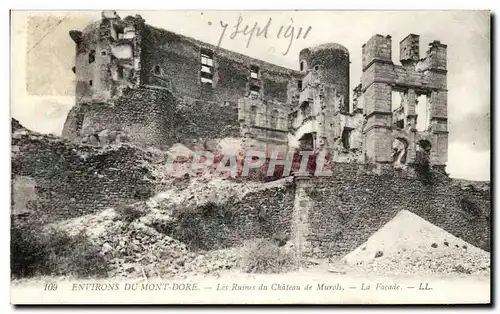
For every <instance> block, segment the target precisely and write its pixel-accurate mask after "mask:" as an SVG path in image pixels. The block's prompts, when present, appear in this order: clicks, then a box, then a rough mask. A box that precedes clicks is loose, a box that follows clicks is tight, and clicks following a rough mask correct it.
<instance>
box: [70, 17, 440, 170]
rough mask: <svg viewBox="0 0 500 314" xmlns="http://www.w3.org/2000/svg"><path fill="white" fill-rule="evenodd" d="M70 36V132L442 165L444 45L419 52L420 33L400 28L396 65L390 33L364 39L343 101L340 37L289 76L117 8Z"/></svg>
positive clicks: (303, 55) (303, 58)
mask: <svg viewBox="0 0 500 314" xmlns="http://www.w3.org/2000/svg"><path fill="white" fill-rule="evenodd" d="M70 36H71V38H72V39H73V41H74V42H75V44H76V56H75V67H74V68H73V70H74V72H75V75H76V91H75V92H76V93H75V95H76V105H75V106H74V107H73V109H72V110H71V112H70V113H69V115H68V118H67V121H66V123H65V126H64V130H63V136H65V137H67V138H70V139H73V140H76V139H82V138H84V137H85V136H88V135H95V138H96V143H99V141H103V139H102V132H103V130H106V132H110V131H120V132H123V133H125V134H126V136H127V138H128V139H129V140H130V141H132V142H134V143H136V144H141V145H150V146H156V147H159V148H166V147H169V145H172V144H174V143H178V142H180V143H189V141H195V142H196V141H200V140H202V141H210V140H213V139H221V138H225V137H234V138H241V139H243V141H244V145H245V147H246V148H258V149H263V150H265V151H268V152H272V151H287V150H290V149H292V148H299V149H302V150H314V151H316V152H321V151H324V152H328V154H329V156H330V158H331V159H332V161H334V162H349V163H367V164H374V165H377V166H380V167H387V166H389V167H393V168H396V169H401V168H407V166H408V165H416V164H425V165H431V166H433V167H437V168H442V169H444V167H445V165H446V162H447V149H448V131H447V89H446V88H447V85H446V74H447V70H446V62H447V57H446V53H447V52H446V49H447V47H446V45H444V44H441V43H440V42H439V41H434V42H432V43H430V48H429V50H428V51H427V54H426V56H424V57H423V58H421V56H420V54H419V50H420V47H419V45H420V43H419V36H418V35H414V34H410V35H408V36H407V37H406V38H405V39H403V40H402V41H401V42H400V62H401V64H400V65H399V64H394V63H393V61H392V51H391V46H392V39H391V37H390V36H382V35H375V36H373V37H372V38H370V39H369V40H368V41H367V42H366V43H365V44H364V45H363V48H362V67H363V73H362V76H361V83H360V84H359V85H358V86H357V87H356V88H355V89H354V91H353V93H352V95H353V96H352V104H351V102H350V91H349V64H350V61H349V60H350V56H349V51H348V50H347V48H345V47H344V46H342V45H340V44H336V43H329V44H323V45H319V46H316V47H311V48H305V49H303V50H302V51H301V52H300V54H299V58H298V63H299V70H298V71H297V70H293V69H288V68H284V67H280V66H276V65H273V64H270V63H267V62H264V61H261V60H257V59H253V58H250V57H247V56H245V55H242V54H239V53H235V52H232V51H228V50H225V49H222V48H219V47H215V46H212V45H209V44H207V43H203V42H201V41H198V40H195V39H192V38H188V37H185V36H182V35H178V34H175V33H173V32H169V31H166V30H163V29H158V28H155V27H153V26H150V25H147V24H145V20H144V19H143V18H142V17H140V16H138V15H136V16H135V17H132V16H127V17H126V18H124V19H122V18H120V17H119V16H118V15H117V14H116V12H114V11H104V12H103V13H102V19H101V20H100V21H97V22H95V23H92V24H90V25H88V26H87V27H86V28H85V29H84V30H83V31H76V30H74V31H71V32H70ZM419 107H420V108H419ZM419 112H424V113H425V115H422V114H420V115H419V114H418V113H419ZM419 120H420V121H421V120H424V121H422V123H421V125H423V127H417V126H418V124H419V123H417V122H418V121H419Z"/></svg>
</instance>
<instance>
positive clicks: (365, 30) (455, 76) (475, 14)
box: [11, 11, 491, 180]
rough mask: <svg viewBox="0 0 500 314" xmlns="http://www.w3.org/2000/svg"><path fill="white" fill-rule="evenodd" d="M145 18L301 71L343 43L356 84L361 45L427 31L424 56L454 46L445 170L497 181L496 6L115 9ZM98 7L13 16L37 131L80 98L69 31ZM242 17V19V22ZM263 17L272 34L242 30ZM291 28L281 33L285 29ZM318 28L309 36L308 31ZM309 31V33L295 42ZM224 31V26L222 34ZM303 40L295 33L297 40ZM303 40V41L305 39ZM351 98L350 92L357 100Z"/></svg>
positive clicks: (61, 117) (26, 98) (23, 98)
mask: <svg viewBox="0 0 500 314" xmlns="http://www.w3.org/2000/svg"><path fill="white" fill-rule="evenodd" d="M117 13H118V14H119V15H120V16H121V17H122V18H123V17H125V16H127V15H135V14H140V15H141V16H142V17H143V18H144V19H145V20H146V23H147V24H150V25H153V26H156V27H159V28H164V29H167V30H170V31H173V32H176V33H179V34H182V35H186V36H190V37H193V38H196V39H199V40H202V41H204V42H207V43H210V44H213V45H218V44H219V43H220V46H221V47H222V48H226V49H229V50H233V51H236V52H239V53H243V54H245V55H248V56H251V57H254V58H257V59H261V60H265V61H267V62H270V63H274V64H277V65H281V66H284V67H288V68H293V69H297V70H298V67H299V64H298V55H299V52H300V50H302V49H304V48H307V47H312V46H315V45H318V44H323V43H328V42H335V43H339V44H342V45H344V46H345V47H347V48H348V49H349V52H350V60H351V68H350V83H351V90H352V89H353V88H354V87H355V86H356V85H357V84H359V81H360V76H361V46H362V45H363V44H364V43H365V42H366V41H367V40H368V39H369V38H370V37H371V36H373V35H374V34H381V35H391V36H392V43H393V47H392V57H393V61H394V62H395V63H399V61H398V59H399V41H400V40H402V39H403V38H404V37H406V36H407V35H408V34H410V33H413V34H418V35H420V56H421V57H423V56H425V51H426V50H427V49H428V43H430V42H432V41H433V40H439V41H441V43H444V44H446V45H448V90H449V91H448V128H449V132H450V133H449V149H448V164H447V171H448V172H449V173H450V176H452V177H456V178H463V179H469V180H489V179H490V85H491V83H490V16H489V12H488V11H117ZM100 16H101V12H100V11H83V12H76V11H73V12H31V13H30V12H14V13H13V14H12V36H11V38H12V71H11V81H12V86H11V90H12V93H11V94H12V101H11V115H12V116H13V117H14V118H16V119H18V120H19V121H20V122H21V123H22V124H23V125H25V126H26V127H28V128H29V129H32V130H35V131H38V132H42V133H53V134H58V135H59V134H60V133H61V130H62V127H63V124H64V121H65V119H66V115H67V113H68V111H69V110H70V109H71V107H72V105H73V103H74V97H73V94H74V80H75V76H74V73H73V72H72V71H71V68H72V66H73V65H74V56H75V44H74V42H73V41H72V40H71V38H70V37H69V34H68V32H69V31H70V30H73V29H75V30H82V29H83V28H84V27H85V26H86V25H88V24H89V23H90V22H92V21H96V20H98V19H99V18H100ZM240 17H241V18H240ZM239 19H240V20H241V24H240V25H241V26H240V29H243V28H244V26H246V25H249V28H248V29H249V30H250V29H251V28H252V27H253V26H254V25H255V23H257V25H258V26H260V27H261V29H262V28H264V26H266V25H267V24H268V25H269V26H268V28H267V29H268V31H267V36H264V35H261V36H257V34H256V32H255V33H254V36H253V38H251V40H250V41H249V36H247V35H244V34H242V33H240V34H237V35H236V36H230V35H231V33H232V32H233V31H234V29H235V26H236V24H237V22H238V20H239ZM282 26H283V31H282V32H281V34H280V36H278V35H279V30H280V28H281V27H282ZM309 27H310V28H311V29H310V31H309V32H308V33H307V36H304V35H303V34H305V33H306V32H305V31H306V30H307V29H308V28H309ZM301 28H302V33H301V34H302V36H300V37H299V39H295V38H294V40H293V41H292V42H290V39H289V38H290V36H287V38H285V37H284V36H283V35H284V34H285V31H286V30H287V29H288V34H291V32H292V31H293V32H294V34H295V35H297V34H298V33H299V30H300V29H301ZM224 29H225V30H226V31H225V32H224ZM295 37H297V36H295ZM304 37H305V38H304ZM351 98H352V97H351Z"/></svg>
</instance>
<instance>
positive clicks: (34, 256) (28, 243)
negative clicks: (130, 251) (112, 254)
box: [10, 226, 108, 278]
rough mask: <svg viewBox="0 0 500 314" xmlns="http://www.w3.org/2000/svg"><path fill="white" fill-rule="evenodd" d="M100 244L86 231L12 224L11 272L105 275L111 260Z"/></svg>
mask: <svg viewBox="0 0 500 314" xmlns="http://www.w3.org/2000/svg"><path fill="white" fill-rule="evenodd" d="M99 252H100V248H99V247H97V246H95V245H94V244H92V243H91V242H89V240H88V239H87V237H86V236H85V235H83V234H78V235H76V236H72V235H69V234H68V233H67V232H63V231H60V230H53V229H51V230H48V231H46V230H42V229H41V228H26V227H25V228H21V227H15V226H13V227H12V228H11V255H10V264H11V276H12V277H13V278H22V277H32V276H37V275H49V276H50V275H68V276H75V277H78V278H90V277H106V276H107V272H108V263H107V261H106V260H105V258H104V256H102V255H100V254H99Z"/></svg>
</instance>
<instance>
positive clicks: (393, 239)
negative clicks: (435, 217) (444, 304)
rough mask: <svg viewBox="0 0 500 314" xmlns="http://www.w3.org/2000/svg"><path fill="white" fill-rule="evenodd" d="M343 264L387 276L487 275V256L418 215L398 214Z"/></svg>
mask: <svg viewBox="0 0 500 314" xmlns="http://www.w3.org/2000/svg"><path fill="white" fill-rule="evenodd" d="M343 261H344V262H345V263H347V264H348V265H350V266H353V267H355V268H358V269H361V270H364V271H370V272H372V271H376V272H382V273H391V274H396V275H397V274H415V273H448V274H449V273H465V274H487V273H488V272H489V269H490V254H489V253H488V252H486V251H484V250H482V249H479V248H477V247H474V246H472V245H471V244H469V243H467V242H465V241H463V240H461V239H460V238H457V237H455V236H453V235H452V234H450V233H448V232H446V231H444V230H443V229H441V228H439V227H437V226H435V225H433V224H432V223H430V222H428V221H426V220H424V219H422V218H420V217H419V216H417V215H415V214H413V213H411V212H409V211H406V210H402V211H400V212H399V213H398V214H397V215H396V216H395V217H394V218H393V219H392V220H391V221H389V222H388V223H387V224H386V225H384V226H383V227H382V228H381V229H379V230H378V231H377V232H375V233H374V234H373V235H372V236H371V237H370V238H369V239H368V241H366V242H365V243H364V244H362V245H360V246H359V247H358V248H356V249H355V250H353V251H352V252H351V253H349V254H347V255H346V256H345V257H344V258H343Z"/></svg>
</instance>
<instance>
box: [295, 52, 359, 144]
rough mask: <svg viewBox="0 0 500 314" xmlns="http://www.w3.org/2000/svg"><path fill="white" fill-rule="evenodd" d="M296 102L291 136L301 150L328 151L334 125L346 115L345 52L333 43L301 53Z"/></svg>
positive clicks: (334, 142)
mask: <svg viewBox="0 0 500 314" xmlns="http://www.w3.org/2000/svg"><path fill="white" fill-rule="evenodd" d="M299 64H300V71H301V73H303V78H302V81H301V84H300V86H299V101H298V104H296V105H294V106H293V107H292V110H291V133H292V134H293V136H294V137H295V139H296V140H298V142H299V144H298V146H299V147H300V148H301V149H302V150H315V151H331V150H332V149H333V147H334V146H335V145H336V138H337V136H336V133H338V132H335V130H336V128H337V127H338V126H339V124H340V122H339V121H336V119H337V116H338V115H339V114H345V113H348V111H349V51H348V50H347V48H345V47H344V46H342V45H339V44H336V43H328V44H323V45H319V46H315V47H311V48H306V49H303V50H302V51H301V52H300V54H299Z"/></svg>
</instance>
